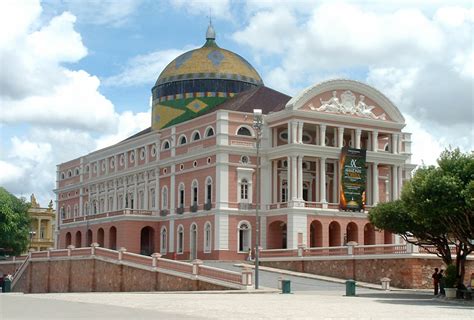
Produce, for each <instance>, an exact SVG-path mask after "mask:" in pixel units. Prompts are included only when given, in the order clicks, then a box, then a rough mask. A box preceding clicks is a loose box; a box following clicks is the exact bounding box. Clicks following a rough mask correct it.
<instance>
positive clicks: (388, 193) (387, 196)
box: [385, 178, 391, 202]
mask: <svg viewBox="0 0 474 320" xmlns="http://www.w3.org/2000/svg"><path fill="white" fill-rule="evenodd" d="M390 189H391V188H390V182H389V180H388V178H387V179H385V202H389V201H390Z"/></svg>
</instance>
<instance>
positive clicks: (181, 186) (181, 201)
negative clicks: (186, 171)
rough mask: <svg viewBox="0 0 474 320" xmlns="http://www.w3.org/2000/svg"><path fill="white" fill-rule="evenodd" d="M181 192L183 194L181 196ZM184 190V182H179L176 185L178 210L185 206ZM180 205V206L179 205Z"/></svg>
mask: <svg viewBox="0 0 474 320" xmlns="http://www.w3.org/2000/svg"><path fill="white" fill-rule="evenodd" d="M181 191H182V192H183V193H182V195H181ZM185 201H186V188H185V187H184V182H181V183H180V184H179V185H178V206H177V207H178V208H184V207H185V206H186V202H185ZM181 204H182V205H181Z"/></svg>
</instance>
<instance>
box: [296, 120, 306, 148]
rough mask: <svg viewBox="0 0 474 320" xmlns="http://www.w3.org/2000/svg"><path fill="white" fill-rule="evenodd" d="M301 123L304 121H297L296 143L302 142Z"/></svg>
mask: <svg viewBox="0 0 474 320" xmlns="http://www.w3.org/2000/svg"><path fill="white" fill-rule="evenodd" d="M303 125H304V122H302V121H299V122H298V141H297V143H303Z"/></svg>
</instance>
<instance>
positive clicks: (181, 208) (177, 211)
mask: <svg viewBox="0 0 474 320" xmlns="http://www.w3.org/2000/svg"><path fill="white" fill-rule="evenodd" d="M176 213H177V214H183V213H184V207H178V208H176Z"/></svg>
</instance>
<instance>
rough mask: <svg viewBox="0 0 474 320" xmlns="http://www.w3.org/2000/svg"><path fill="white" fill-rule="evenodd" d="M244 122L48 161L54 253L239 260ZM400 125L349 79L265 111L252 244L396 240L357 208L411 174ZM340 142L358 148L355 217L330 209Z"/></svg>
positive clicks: (247, 151)
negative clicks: (361, 190) (52, 169)
mask: <svg viewBox="0 0 474 320" xmlns="http://www.w3.org/2000/svg"><path fill="white" fill-rule="evenodd" d="M362 96H363V98H361V97H362ZM236 98H238V95H237V96H236ZM331 99H332V100H331ZM351 99H352V102H351ZM347 101H349V102H347ZM357 101H358V102H357ZM356 102H357V103H356ZM338 107H340V109H337V108H338ZM351 107H352V109H351ZM252 122H253V115H252V113H249V112H239V111H231V110H224V109H221V110H216V111H214V112H211V113H210V114H207V115H204V116H201V117H198V118H195V119H192V120H188V121H186V122H183V123H180V124H177V125H174V126H171V127H168V128H165V129H162V130H156V131H155V130H149V131H147V132H143V133H141V134H138V135H135V136H134V137H131V138H129V139H127V140H125V141H123V142H121V143H119V144H116V145H113V146H111V147H108V148H105V149H102V150H98V151H96V152H93V153H91V154H87V155H85V156H82V157H80V158H78V159H75V160H72V161H69V162H66V163H63V164H60V165H59V166H58V171H57V175H58V181H57V189H56V193H57V201H58V208H59V212H60V214H59V215H58V223H57V226H58V230H57V247H58V248H65V247H67V246H68V245H74V246H76V247H79V246H81V247H83V246H88V245H90V244H91V243H92V242H97V243H99V244H100V246H103V247H107V248H120V247H125V248H126V249H127V250H128V251H129V252H136V253H143V254H148V255H149V254H151V253H153V252H160V253H162V254H163V255H164V256H165V257H168V258H175V259H181V260H188V259H193V258H199V259H245V258H246V257H247V255H248V251H249V248H254V247H255V240H256V217H255V206H256V203H257V176H256V171H257V170H256V169H257V157H256V148H255V146H256V133H255V130H254V128H253V126H252ZM404 126H405V123H404V119H403V117H402V115H401V114H400V112H399V111H398V109H397V108H396V107H395V106H394V105H393V104H392V103H391V102H390V101H389V100H388V99H387V98H385V97H384V96H383V95H382V94H381V93H380V92H378V91H377V90H375V89H374V88H371V87H369V86H367V85H365V84H361V83H358V82H355V81H349V80H334V81H329V82H325V83H322V84H318V85H315V86H314V87H313V88H311V89H309V90H305V91H304V92H302V93H301V94H299V95H297V96H296V97H295V98H293V99H291V100H290V101H288V102H287V104H286V106H285V108H283V109H282V110H279V111H275V112H271V113H268V114H265V115H264V126H263V129H262V133H263V136H262V144H261V149H260V156H261V158H260V159H261V166H260V173H261V174H260V191H261V192H260V199H259V202H260V203H261V206H260V210H259V212H260V214H261V230H260V237H261V238H260V243H261V246H262V247H263V248H265V249H282V248H288V249H295V248H297V247H298V246H306V247H329V246H342V245H345V244H346V243H347V242H350V241H353V242H357V243H360V244H388V243H394V242H395V241H397V239H396V238H395V237H394V236H393V235H392V234H389V233H386V232H383V231H376V230H374V228H373V226H372V225H370V223H369V222H368V220H367V212H368V210H370V207H371V206H372V205H374V204H376V203H379V202H385V201H390V200H394V199H397V198H398V197H399V194H400V190H401V187H402V185H403V182H404V180H405V179H408V178H409V177H410V173H411V170H413V168H414V166H413V165H412V164H410V156H411V154H410V145H411V141H410V134H408V133H404V132H402V128H403V127H404ZM242 128H243V129H242ZM344 146H351V147H353V148H357V149H366V150H367V158H366V162H367V185H366V210H365V211H363V212H344V211H340V210H339V198H340V197H339V192H340V164H339V157H340V152H341V148H342V147H344Z"/></svg>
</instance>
